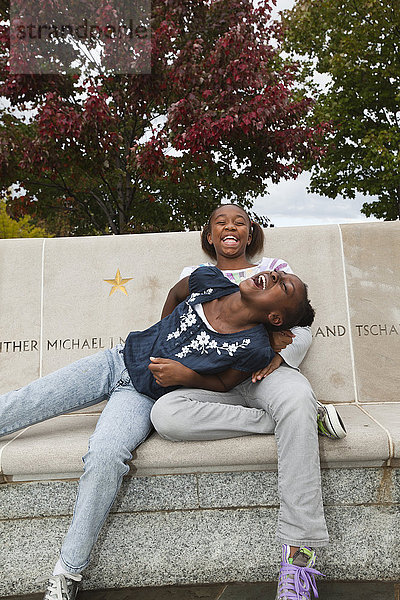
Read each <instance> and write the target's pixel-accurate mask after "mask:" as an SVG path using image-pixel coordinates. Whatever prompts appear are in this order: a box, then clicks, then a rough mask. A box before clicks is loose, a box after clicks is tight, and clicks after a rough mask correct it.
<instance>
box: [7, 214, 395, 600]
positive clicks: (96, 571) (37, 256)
mask: <svg viewBox="0 0 400 600" xmlns="http://www.w3.org/2000/svg"><path fill="white" fill-rule="evenodd" d="M399 233H400V223H399V222H395V223H371V224H366V223H364V224H347V225H340V226H337V225H328V226H316V227H300V228H283V229H279V228H276V229H268V230H266V233H265V235H266V238H267V240H266V248H267V249H268V250H267V251H266V252H265V254H266V255H268V256H282V257H284V258H285V259H287V260H288V261H289V264H290V265H291V267H292V268H293V270H294V271H295V272H296V273H298V274H299V275H300V277H302V278H303V279H304V280H305V281H306V282H307V283H308V285H309V295H310V298H311V300H312V303H313V305H314V306H315V308H316V310H317V316H316V321H315V324H314V325H313V328H312V329H313V337H314V340H313V344H312V347H311V349H310V351H309V353H308V355H307V357H306V359H305V361H304V362H303V365H302V372H303V373H304V374H305V375H306V376H307V377H308V378H309V380H310V381H311V383H312V385H313V387H314V390H315V392H316V394H317V397H318V398H319V400H320V401H322V402H331V403H334V404H335V405H337V408H338V410H339V412H340V414H341V416H342V418H343V419H344V421H345V423H346V427H347V431H348V435H347V437H346V438H345V439H343V440H335V441H332V440H328V439H325V438H321V439H320V452H321V466H322V478H323V493H324V504H325V509H326V517H327V523H328V529H329V532H330V536H331V544H330V545H329V547H327V548H324V549H321V550H320V552H319V561H318V567H319V568H320V569H321V570H322V572H324V573H325V574H326V576H327V577H328V578H332V579H337V580H349V579H365V580H374V579H382V580H383V579H385V580H392V581H396V580H399V579H400V559H399V554H400V553H399V552H398V550H399V545H398V544H399V542H398V540H399V539H400V518H399V517H400V485H399V484H400V470H399V467H400V397H399V392H398V390H399V385H398V384H399V379H400V370H399V358H400V356H399V355H400V352H399V340H400V312H399V288H400V275H399V264H400V262H399V261H400V244H399ZM202 260H204V256H203V254H202V252H201V251H200V250H199V234H198V232H187V233H164V234H146V235H131V236H119V237H114V236H109V237H102V238H98V237H96V238H68V239H46V240H42V239H25V240H0V271H1V276H0V300H1V306H2V307H3V308H2V311H1V315H0V323H1V329H0V331H1V334H0V392H5V391H8V390H10V389H14V388H16V387H21V386H22V385H24V384H26V383H28V382H29V381H31V380H32V379H34V378H37V377H39V376H41V375H44V374H46V373H49V372H51V371H53V370H55V369H56V368H59V367H61V366H63V365H64V364H68V363H70V362H72V361H73V360H75V359H77V358H80V357H81V356H85V355H87V354H89V353H93V352H96V351H97V350H98V349H101V348H106V347H112V346H114V345H115V344H116V343H118V342H119V341H120V340H123V339H124V338H125V336H126V334H127V332H129V331H130V330H132V329H141V328H144V327H146V326H148V325H150V324H151V323H152V322H153V321H154V320H156V319H157V318H158V316H159V314H160V311H161V307H162V304H163V301H164V299H165V296H166V293H167V291H168V289H169V288H170V287H171V286H172V284H173V283H174V282H175V281H176V280H177V278H178V276H179V273H180V270H181V268H182V267H183V266H184V265H187V264H197V263H198V262H201V261H202ZM123 280H125V281H123ZM100 410H101V405H98V406H95V407H92V408H91V409H89V410H85V411H80V412H78V413H72V414H69V415H64V416H61V417H58V418H56V419H52V420H50V421H47V422H45V423H41V424H38V425H35V426H32V427H29V428H27V429H25V430H23V431H20V432H17V433H15V434H13V435H9V436H7V437H4V438H1V439H0V479H1V485H0V596H1V597H4V596H17V595H20V594H28V593H34V592H36V591H38V589H40V588H38V586H37V585H35V584H34V583H33V582H34V581H35V580H36V579H38V578H39V577H41V576H43V575H46V574H48V573H49V570H50V569H51V568H52V565H53V563H54V562H55V560H56V557H57V552H58V548H59V546H60V543H61V540H62V537H63V535H64V533H65V531H66V528H67V526H68V523H69V521H70V518H71V514H72V508H73V501H74V496H75V493H76V488H77V479H78V478H79V476H80V474H81V472H82V461H81V457H82V455H83V454H84V453H85V452H86V448H87V440H88V438H89V436H90V434H91V432H92V431H93V429H94V427H95V424H96V420H97V418H98V415H99V411H100ZM276 480H277V473H276V448H275V441H274V436H247V437H241V438H235V439H231V440H220V441H214V442H201V443H200V442H187V443H172V442H168V441H166V440H163V439H161V438H160V437H159V436H158V435H157V434H156V433H154V434H152V435H151V436H150V438H149V439H148V440H147V441H146V442H145V443H144V444H143V445H142V446H140V447H139V448H138V449H137V451H136V452H135V454H134V458H133V461H132V464H131V471H130V476H128V477H127V478H126V479H125V481H124V484H123V488H122V490H121V493H120V494H119V496H118V499H117V501H116V503H115V505H114V507H113V510H112V514H111V515H110V517H109V519H108V521H107V523H106V525H105V527H104V528H103V531H102V533H101V536H100V539H99V542H98V544H97V546H96V549H95V552H94V557H93V561H92V563H91V565H90V567H89V568H88V570H87V571H86V575H87V577H86V579H85V586H86V587H87V588H91V589H101V588H114V587H115V588H118V587H120V588H123V587H131V586H150V585H151V586H155V585H172V584H174V585H177V584H182V585H183V584H190V583H213V582H214V583H216V582H225V581H226V582H228V581H270V580H274V579H275V578H276V573H277V567H278V564H277V556H278V554H276V555H275V556H273V555H270V554H268V553H266V552H265V548H266V546H267V545H271V544H272V545H274V544H276V542H275V527H276V519H277V512H278V497H277V485H276ZM276 548H277V552H279V547H278V545H276ZM27 556H28V557H29V560H27Z"/></svg>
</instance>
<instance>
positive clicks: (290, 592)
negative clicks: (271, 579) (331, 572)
mask: <svg viewBox="0 0 400 600" xmlns="http://www.w3.org/2000/svg"><path fill="white" fill-rule="evenodd" d="M289 555H290V546H288V545H286V544H283V546H282V562H281V569H280V571H279V580H278V590H277V592H276V598H275V600H311V591H312V592H313V595H314V598H318V592H317V586H316V583H315V575H322V573H320V572H319V571H317V570H316V569H314V568H313V567H314V564H315V558H316V556H315V552H314V550H311V548H307V546H303V547H302V548H300V550H297V552H296V554H295V555H294V556H293V558H289Z"/></svg>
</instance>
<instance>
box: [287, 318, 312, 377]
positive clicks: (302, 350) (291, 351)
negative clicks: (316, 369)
mask: <svg viewBox="0 0 400 600" xmlns="http://www.w3.org/2000/svg"><path fill="white" fill-rule="evenodd" d="M291 331H292V333H294V334H295V337H294V338H293V343H292V344H288V346H286V348H284V349H283V350H281V351H280V352H279V354H280V356H281V357H282V358H283V360H284V361H285V363H286V364H287V365H289V366H290V367H294V368H296V369H297V368H298V367H299V366H300V363H301V362H302V361H303V359H304V357H305V355H306V354H307V352H308V349H309V347H310V346H311V342H312V334H311V328H310V327H293V329H292V330H291Z"/></svg>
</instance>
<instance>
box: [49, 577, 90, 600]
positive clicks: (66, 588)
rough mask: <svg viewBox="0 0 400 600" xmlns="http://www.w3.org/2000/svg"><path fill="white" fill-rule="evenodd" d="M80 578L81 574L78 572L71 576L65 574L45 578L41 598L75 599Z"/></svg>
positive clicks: (51, 599) (56, 599)
mask: <svg viewBox="0 0 400 600" xmlns="http://www.w3.org/2000/svg"><path fill="white" fill-rule="evenodd" d="M72 577H73V578H72ZM81 579H82V575H78V573H77V574H76V575H74V576H71V578H70V577H66V576H65V575H52V576H51V577H49V579H48V580H47V588H46V592H45V594H44V596H43V600H75V598H76V596H77V595H78V591H79V582H80V581H81Z"/></svg>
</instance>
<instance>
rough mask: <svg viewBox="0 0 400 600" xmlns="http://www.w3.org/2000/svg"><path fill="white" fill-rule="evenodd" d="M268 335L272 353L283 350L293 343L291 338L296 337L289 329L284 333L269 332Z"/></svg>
mask: <svg viewBox="0 0 400 600" xmlns="http://www.w3.org/2000/svg"><path fill="white" fill-rule="evenodd" d="M268 335H269V342H270V344H271V348H272V350H273V351H274V352H280V351H281V350H284V349H285V348H286V346H288V345H289V344H291V343H292V342H293V338H295V337H296V336H295V334H294V333H292V332H291V331H290V329H287V330H284V331H270V332H269V333H268Z"/></svg>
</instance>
